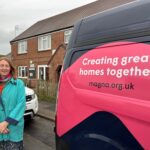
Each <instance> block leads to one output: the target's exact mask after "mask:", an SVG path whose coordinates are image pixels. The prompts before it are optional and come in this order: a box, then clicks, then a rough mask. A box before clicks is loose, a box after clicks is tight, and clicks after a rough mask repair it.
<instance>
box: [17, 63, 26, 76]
mask: <svg viewBox="0 0 150 150" xmlns="http://www.w3.org/2000/svg"><path fill="white" fill-rule="evenodd" d="M19 68H20V69H21V72H19V71H20V69H19ZM22 71H25V76H23V74H22ZM18 77H19V78H27V77H28V68H27V66H18Z"/></svg>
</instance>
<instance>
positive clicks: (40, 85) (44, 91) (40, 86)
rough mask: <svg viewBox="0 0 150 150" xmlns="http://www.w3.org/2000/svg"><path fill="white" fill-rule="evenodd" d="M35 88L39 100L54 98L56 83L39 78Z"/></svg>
mask: <svg viewBox="0 0 150 150" xmlns="http://www.w3.org/2000/svg"><path fill="white" fill-rule="evenodd" d="M35 90H36V93H37V94H38V96H39V99H40V100H42V99H44V100H45V99H46V100H55V98H56V93H57V84H56V83H51V82H50V81H43V80H39V81H37V85H36V89H35Z"/></svg>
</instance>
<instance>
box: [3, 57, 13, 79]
mask: <svg viewBox="0 0 150 150" xmlns="http://www.w3.org/2000/svg"><path fill="white" fill-rule="evenodd" d="M2 60H5V61H7V62H8V64H9V66H10V74H11V75H12V77H13V78H14V79H16V76H15V68H14V66H13V64H12V62H11V60H10V59H9V58H7V57H0V61H2Z"/></svg>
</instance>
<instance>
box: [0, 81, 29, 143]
mask: <svg viewBox="0 0 150 150" xmlns="http://www.w3.org/2000/svg"><path fill="white" fill-rule="evenodd" d="M25 104H26V99H25V87H24V83H23V81H22V80H20V79H16V80H15V79H13V78H11V80H10V81H9V82H8V83H7V84H6V85H5V87H4V89H3V91H2V94H1V101H0V122H3V121H7V122H9V126H8V129H9V133H8V134H0V141H8V140H9V141H13V142H19V141H22V140H23V132H24V117H23V115H24V111H25Z"/></svg>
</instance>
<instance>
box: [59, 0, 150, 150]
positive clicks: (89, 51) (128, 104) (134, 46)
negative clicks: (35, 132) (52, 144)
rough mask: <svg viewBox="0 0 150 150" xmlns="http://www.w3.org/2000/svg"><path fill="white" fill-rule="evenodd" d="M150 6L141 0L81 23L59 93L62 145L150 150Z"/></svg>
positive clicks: (63, 149)
mask: <svg viewBox="0 0 150 150" xmlns="http://www.w3.org/2000/svg"><path fill="white" fill-rule="evenodd" d="M149 8H150V1H148V0H144V1H136V2H133V3H131V4H129V5H125V6H121V7H118V8H116V9H112V10H109V11H106V12H103V13H99V14H96V15H94V16H90V17H87V18H84V19H82V20H81V21H79V22H78V23H77V24H76V25H75V27H74V30H73V33H72V36H71V39H70V42H69V45H68V47H67V53H66V56H65V59H64V65H63V70H62V74H61V78H60V84H59V91H58V95H57V96H58V97H57V111H56V136H57V140H58V141H59V140H60V141H61V140H62V141H63V142H62V143H63V144H57V150H76V149H78V150H80V149H82V150H83V149H84V148H83V147H82V146H83V145H84V144H85V145H86V146H87V147H86V150H91V149H92V146H91V145H92V142H94V143H95V145H97V146H96V147H95V150H97V149H99V147H103V150H107V149H108V150H109V149H111V148H110V147H111V146H112V147H113V148H114V147H115V148H116V149H120V150H121V149H136V150H142V149H146V150H148V149H150V143H149V139H150V92H149V89H150V67H149V66H150V17H149V14H150V9H149ZM91 121H92V122H91ZM111 127H112V129H111ZM114 130H115V132H114ZM87 134H88V135H87ZM87 136H88V137H93V136H94V138H92V142H91V141H90V140H91V139H90V140H89V139H87ZM94 139H99V140H94ZM129 139H131V140H129ZM81 141H82V142H83V143H84V144H82V142H81ZM108 141H112V142H108ZM60 143H61V142H60ZM64 143H65V146H64ZM79 143H80V144H79ZM105 144H106V145H105ZM60 145H61V146H60ZM62 145H63V146H62ZM110 145H111V146H110ZM59 146H60V147H59ZM90 146H91V147H90ZM109 146H110V147H109ZM58 147H59V148H58ZM96 148H97V149H96ZM113 148H112V149H113ZM115 148H114V149H115ZM116 149H115V150H116Z"/></svg>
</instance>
